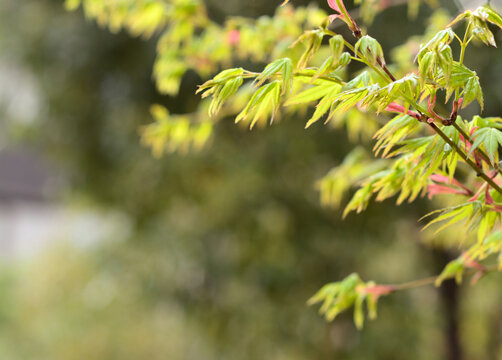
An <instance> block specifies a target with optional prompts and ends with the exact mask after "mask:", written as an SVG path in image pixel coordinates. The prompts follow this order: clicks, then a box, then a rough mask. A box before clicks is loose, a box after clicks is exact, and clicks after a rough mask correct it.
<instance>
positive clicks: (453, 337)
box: [434, 250, 464, 360]
mask: <svg viewBox="0 0 502 360" xmlns="http://www.w3.org/2000/svg"><path fill="white" fill-rule="evenodd" d="M434 255H435V258H436V263H437V265H438V271H441V270H442V269H443V268H444V266H445V265H446V264H447V263H448V262H449V261H451V260H452V259H453V257H452V256H451V254H449V253H448V252H447V251H445V250H435V251H434ZM438 291H439V299H440V303H441V307H442V314H444V319H445V329H444V331H445V345H446V354H447V356H446V359H448V360H462V359H463V358H464V357H463V351H462V345H461V341H460V334H459V302H460V293H459V287H458V285H457V284H456V283H455V281H454V280H447V281H445V282H443V284H442V285H441V287H440V288H439V289H438Z"/></svg>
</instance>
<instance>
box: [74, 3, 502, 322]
mask: <svg viewBox="0 0 502 360" xmlns="http://www.w3.org/2000/svg"><path fill="white" fill-rule="evenodd" d="M287 2H288V1H285V3H287ZM125 3H126V4H129V6H132V3H129V2H127V1H126V2H125ZM328 3H329V6H330V7H331V8H332V9H333V10H334V11H335V12H336V14H335V16H334V17H332V19H335V18H338V19H340V20H342V21H343V22H345V23H346V24H347V26H348V27H349V29H350V30H351V32H352V33H353V35H354V37H355V38H356V39H355V44H354V45H352V44H351V43H350V42H349V41H348V40H347V39H344V38H343V37H342V36H340V35H338V34H336V33H334V32H332V31H331V30H329V29H328V27H327V23H328V22H327V18H326V16H325V15H326V14H324V13H323V12H320V11H318V10H315V9H312V8H307V9H302V10H296V11H293V10H292V9H291V8H284V9H283V10H280V11H278V13H277V14H276V15H275V16H274V18H270V19H268V18H267V20H264V19H258V20H256V21H254V22H251V23H249V22H243V21H242V19H232V20H229V21H227V22H226V23H225V24H224V25H223V26H219V25H216V24H214V23H212V22H211V21H210V20H209V19H208V18H207V17H206V16H205V11H204V8H203V6H202V5H200V4H198V3H194V2H191V1H187V0H183V1H182V0H179V2H178V1H173V4H172V5H173V6H161V5H163V4H161V3H160V2H156V1H149V2H145V3H142V2H139V3H135V4H134V6H133V7H129V8H127V7H126V8H125V9H126V12H127V11H128V12H129V13H133V12H135V11H136V12H138V13H135V15H134V17H133V18H134V19H135V20H134V21H129V20H127V19H129V18H128V17H127V16H126V17H125V18H120V20H116V18H115V16H116V15H114V17H112V16H109V13H110V14H111V13H113V14H118V13H120V11H118V9H111V8H108V7H107V6H104V5H103V4H101V3H100V2H99V1H98V2H96V4H101V6H100V5H96V6H91V4H94V2H93V1H90V0H89V1H88V2H84V3H83V4H84V5H83V6H84V9H85V11H86V13H87V14H88V16H90V17H92V18H96V19H97V20H98V22H100V23H103V24H108V25H109V26H111V27H112V29H117V28H121V27H124V28H126V29H128V30H129V31H130V32H131V33H133V34H134V35H143V36H150V35H151V34H153V33H154V32H155V31H158V32H159V33H161V34H162V35H161V37H160V40H159V47H158V61H157V63H156V65H155V69H154V74H155V76H156V78H157V82H158V85H159V88H160V89H161V90H163V91H164V92H166V93H170V94H173V93H174V92H175V90H176V88H177V87H178V86H179V81H180V79H181V76H182V74H183V73H184V72H185V71H186V70H188V69H190V68H195V69H197V70H198V71H199V73H200V74H201V75H202V76H204V77H205V76H209V75H210V74H213V73H215V72H216V71H217V70H218V69H219V67H220V66H223V67H230V64H229V63H230V60H231V59H232V58H233V57H236V58H240V59H243V58H252V59H253V60H254V61H259V62H265V63H267V65H266V66H265V67H264V69H263V71H261V72H258V73H257V72H252V71H247V70H245V69H243V68H231V69H228V70H223V71H221V72H220V73H219V74H217V75H216V76H214V77H213V78H212V79H210V80H208V81H206V82H205V83H204V84H203V85H201V86H200V88H199V92H201V93H202V96H203V97H204V98H206V97H208V98H210V99H211V101H210V104H209V105H208V106H207V112H208V114H209V116H210V117H212V118H213V120H212V121H213V122H216V121H217V119H218V118H223V117H225V116H227V115H232V116H234V115H236V118H235V122H241V121H243V122H244V121H247V122H248V124H249V126H250V128H253V127H254V126H255V125H256V124H258V123H260V124H264V123H266V122H267V121H270V122H272V121H273V120H274V119H275V118H277V117H279V115H280V114H281V107H282V105H285V106H287V107H286V110H284V111H288V112H289V113H292V112H300V111H301V109H302V108H304V107H305V105H306V104H310V103H314V104H315V110H313V113H312V115H311V117H310V118H309V119H308V120H307V122H306V127H307V128H308V127H310V126H311V125H313V124H314V123H316V122H318V121H319V120H320V119H322V118H323V117H325V122H326V123H328V122H330V120H331V122H332V123H334V124H340V123H343V122H344V121H340V120H337V119H338V118H342V119H343V118H346V119H350V118H355V117H354V116H353V115H351V114H354V113H359V114H368V113H374V114H380V113H382V112H386V113H387V112H389V113H398V115H397V116H395V117H393V118H392V119H387V118H384V120H383V124H381V125H380V126H379V128H378V129H375V130H376V132H375V134H374V138H375V140H376V143H375V144H374V152H375V155H376V156H381V157H384V158H385V159H380V160H379V159H372V158H370V157H369V156H366V155H364V153H363V152H362V151H359V150H357V151H354V152H352V153H350V154H349V155H348V156H347V157H346V159H345V160H344V161H343V162H342V163H341V165H340V166H338V167H336V168H334V169H333V170H331V171H330V173H329V174H328V175H327V176H326V177H324V178H323V179H322V180H321V181H320V182H319V188H320V189H321V201H322V203H323V204H324V205H332V206H335V207H338V206H340V205H341V199H342V196H343V195H344V194H346V193H347V192H349V191H350V189H351V188H352V187H354V186H355V187H359V189H358V190H356V192H355V193H354V195H353V197H352V199H351V200H350V201H349V202H348V204H347V206H346V208H345V211H344V216H346V215H347V214H348V213H349V212H350V211H353V210H355V211H357V212H361V211H362V210H364V209H366V208H367V206H368V204H369V203H370V201H371V199H372V198H373V197H374V198H375V200H376V201H383V200H385V199H388V198H391V197H396V202H397V204H401V203H402V202H404V201H409V202H412V201H414V200H416V199H417V198H418V197H420V196H424V195H428V196H429V198H433V197H434V196H436V195H439V194H448V196H449V197H450V199H451V201H452V202H453V205H451V206H448V207H446V208H443V209H440V210H436V211H433V212H432V213H430V214H429V215H433V214H434V215H437V214H439V215H438V216H437V217H436V218H434V219H432V220H431V221H430V222H429V223H428V224H427V225H426V226H425V228H428V227H429V226H432V225H435V224H439V223H442V225H441V226H440V227H439V229H437V230H436V233H438V232H440V231H441V230H443V229H445V228H447V227H450V226H452V225H455V226H457V225H458V224H460V223H465V225H466V229H467V230H466V234H467V235H466V237H468V236H471V234H472V233H477V237H478V243H479V242H480V241H481V240H479V239H483V238H484V236H485V235H486V234H487V233H489V232H491V231H492V230H494V229H497V228H500V224H499V216H498V212H499V211H500V210H501V209H502V207H501V205H499V201H500V200H502V188H501V187H500V184H499V183H500V178H499V177H500V170H499V166H498V149H499V145H502V135H501V134H500V130H499V129H498V126H490V125H486V126H479V125H478V126H474V125H475V123H487V122H488V123H489V120H487V119H482V118H479V117H476V118H475V119H474V120H473V121H471V122H467V121H465V120H464V119H462V117H461V116H459V111H461V110H463V109H464V108H465V107H466V106H468V105H469V104H471V103H472V102H473V101H474V100H477V102H478V103H479V105H480V106H481V109H483V107H484V105H485V104H484V95H483V90H482V88H481V84H480V79H479V77H478V75H477V73H476V72H475V71H473V70H471V69H469V68H467V67H466V66H465V65H464V56H465V52H466V51H467V49H468V46H469V45H470V43H471V41H472V40H473V39H478V40H480V41H481V42H482V43H484V44H485V45H489V46H495V45H496V44H495V37H494V35H493V33H492V32H491V30H490V28H489V25H488V24H489V23H490V24H492V25H496V26H498V27H502V20H501V17H500V16H499V15H498V14H497V13H496V12H495V10H494V9H492V8H491V7H489V6H481V7H479V8H478V9H476V10H474V11H470V10H468V11H466V12H464V13H463V14H460V15H459V16H458V17H457V18H456V19H455V20H453V21H452V22H450V23H449V24H448V25H447V26H444V27H442V28H441V29H434V31H432V32H431V33H430V34H427V39H425V41H423V44H422V45H420V46H419V48H418V49H416V50H415V54H416V63H417V64H416V65H413V64H410V63H408V64H407V65H406V66H408V68H406V69H399V68H398V69H397V72H396V69H395V67H397V66H393V65H389V68H388V67H387V65H386V61H385V56H384V52H383V49H382V46H381V45H380V43H379V42H378V41H377V40H376V39H374V38H373V37H371V36H370V35H368V34H364V33H362V32H361V30H360V28H359V27H358V25H357V23H356V21H355V20H354V19H353V18H352V17H351V15H350V14H349V13H348V12H347V10H346V9H345V6H344V4H343V1H341V0H337V1H336V2H333V1H330V2H328ZM370 3H372V2H371V1H366V2H363V4H364V6H363V14H365V15H363V16H364V17H366V18H367V19H368V20H371V19H370V18H371V16H369V15H368V9H371V8H372V7H371V4H370ZM418 3H419V2H416V1H415V2H412V4H411V5H410V8H412V9H416V6H417V4H418ZM78 4H79V2H71V1H70V2H68V3H67V6H68V7H69V8H71V9H74V8H75V7H77V6H78ZM120 9H121V10H122V8H120ZM414 11H415V10H412V12H414ZM138 14H140V15H138ZM293 15H294V16H293ZM290 18H291V19H292V20H291V21H289V20H290ZM148 19H149V20H148ZM181 19H183V22H182V21H181ZM168 20H169V21H168ZM280 20H288V21H280ZM460 21H464V22H465V23H466V24H467V25H466V29H465V32H464V34H463V37H462V36H459V35H457V33H456V32H455V31H454V30H453V26H454V25H455V24H457V23H458V22H460ZM168 23H169V25H167V24H168ZM187 23H189V24H190V25H187ZM145 24H148V25H149V26H146V25H145ZM429 35H430V36H429ZM326 38H329V40H328V41H325V40H326ZM295 39H296V40H295ZM257 40H258V41H257ZM456 40H457V41H458V42H459V45H460V54H456V52H455V51H454V50H453V49H455V47H454V46H453V44H452V43H453V42H454V41H456ZM345 50H348V51H347V52H345ZM349 51H350V52H349ZM197 61H199V62H201V63H197ZM351 61H357V62H359V63H361V64H362V65H364V69H362V70H361V71H360V72H359V73H358V74H357V75H356V76H352V74H350V73H349V71H348V69H347V65H348V64H349V63H350V62H351ZM171 64H174V66H171ZM398 73H399V75H400V76H396V75H395V74H398ZM247 79H250V80H253V85H254V86H247V85H244V81H245V80H247ZM443 93H444V94H445V104H446V106H447V107H450V106H451V111H450V110H448V111H446V113H447V114H448V115H445V114H444V113H445V111H444V109H441V110H438V109H437V107H436V97H437V96H438V95H442V94H443ZM450 100H451V105H448V104H449V102H450ZM226 108H228V109H230V110H231V111H225V109H226ZM155 112H158V111H154V113H155ZM154 116H155V117H156V118H157V121H158V122H159V124H160V125H158V126H156V127H151V128H149V129H150V131H149V132H148V133H146V132H145V133H144V134H147V135H144V139H146V140H145V142H146V143H147V144H149V145H150V146H152V147H153V148H154V152H155V153H156V154H160V153H161V149H162V148H163V147H162V146H161V144H162V143H163V142H165V141H166V140H167V141H168V142H171V143H173V145H172V146H170V147H168V149H184V148H186V145H184V144H186V143H190V142H193V143H195V144H198V145H197V146H201V145H203V144H205V143H206V142H207V139H208V134H209V131H206V130H204V131H202V132H203V135H196V134H197V131H198V130H200V128H202V125H200V127H199V129H198V130H195V131H194V130H193V129H192V127H191V126H190V124H189V123H188V122H186V121H179V122H177V125H173V122H172V121H169V120H168V119H169V117H168V115H167V112H164V113H163V114H162V115H161V116H159V115H158V114H157V115H155V114H154ZM159 117H160V118H162V120H161V121H159ZM198 118H200V117H198ZM368 118H370V119H371V117H368ZM365 119H367V118H366V117H365ZM345 123H346V124H347V127H348V128H349V127H350V125H349V121H348V120H346V121H345ZM367 123H368V124H374V122H371V120H369V121H367ZM166 124H170V125H166ZM494 124H495V125H498V124H497V122H496V121H495V122H494ZM370 126H371V125H368V127H370ZM356 128H357V132H359V133H361V134H362V133H364V131H363V130H362V129H363V128H364V126H363V125H360V124H359V125H358V126H357V127H356ZM191 129H192V130H191ZM204 129H205V128H204ZM428 131H429V132H430V131H432V132H433V133H432V135H431V134H430V133H429V132H428ZM352 138H354V136H352ZM184 139H185V140H184ZM457 177H458V179H461V181H460V180H458V179H457ZM478 180H481V181H478ZM459 198H461V199H459ZM488 238H489V237H488ZM495 248H496V247H495ZM495 248H493V249H495ZM493 249H492V250H489V249H487V248H485V249H484V251H485V252H493ZM497 249H498V248H497ZM477 258H480V256H477ZM472 259H474V258H472V257H463V258H459V259H457V260H456V261H455V262H453V263H450V264H449V265H448V266H447V267H446V268H445V270H444V271H443V273H442V274H441V275H439V276H438V277H437V279H436V284H438V285H439V284H440V283H441V282H442V281H443V280H445V279H447V278H451V277H455V278H456V279H458V280H460V279H461V277H462V275H463V273H464V270H465V269H466V266H467V265H469V261H470V260H472ZM368 289H371V291H373V292H369V290H368ZM391 291H393V289H392V290H391V289H390V288H379V287H378V286H377V285H374V284H373V283H364V282H362V281H361V280H360V278H359V277H358V276H357V275H351V276H349V277H348V278H346V279H345V280H343V281H341V282H336V283H332V284H329V285H327V286H326V287H324V288H323V289H321V291H320V292H319V293H318V294H317V295H316V296H315V297H314V298H313V299H312V302H319V301H323V302H324V304H323V306H322V307H321V312H322V313H325V315H326V317H327V318H328V319H329V320H332V319H334V318H335V317H336V315H337V314H338V313H340V312H342V311H344V310H347V309H348V308H350V307H352V306H354V307H355V315H354V319H355V323H356V325H357V327H362V324H363V318H364V316H363V313H362V310H361V309H362V304H363V303H364V301H367V302H368V304H369V305H370V307H371V309H372V310H371V311H370V313H371V314H373V313H374V306H375V304H376V299H377V298H378V295H379V294H384V293H385V294H386V293H388V292H391ZM375 294H377V295H375Z"/></svg>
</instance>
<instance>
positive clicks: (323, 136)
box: [0, 0, 502, 360]
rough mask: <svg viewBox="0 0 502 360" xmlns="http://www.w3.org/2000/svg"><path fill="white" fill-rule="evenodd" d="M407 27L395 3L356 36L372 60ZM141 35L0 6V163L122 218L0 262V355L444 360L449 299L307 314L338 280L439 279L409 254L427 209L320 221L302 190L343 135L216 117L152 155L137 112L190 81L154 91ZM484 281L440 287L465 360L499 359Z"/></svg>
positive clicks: (409, 298)
mask: <svg viewBox="0 0 502 360" xmlns="http://www.w3.org/2000/svg"><path fill="white" fill-rule="evenodd" d="M227 3H228V4H227ZM319 3H320V2H319ZM224 4H225V6H222V3H221V2H216V1H208V6H209V9H210V11H211V12H212V13H214V14H213V16H214V18H215V19H217V20H221V19H223V18H224V17H225V16H226V15H228V13H231V14H241V15H242V14H247V15H250V14H252V15H259V14H262V13H271V12H272V11H273V8H274V7H275V6H276V4H275V3H272V2H265V1H250V2H247V3H242V2H238V1H228V0H227V1H225V2H224ZM323 6H324V4H323ZM450 6H451V4H450ZM450 10H452V11H454V10H455V9H454V8H453V9H450ZM226 11H227V12H228V13H226ZM422 11H424V12H427V11H429V10H427V9H424V10H422ZM424 15H425V14H424ZM405 19H406V8H405V7H402V6H401V7H396V8H393V9H390V10H389V11H388V12H387V13H383V14H382V15H380V16H379V17H378V18H377V19H376V21H375V23H374V24H373V25H372V28H371V29H372V32H373V33H374V36H375V37H378V38H379V39H381V40H382V43H383V45H384V47H386V48H387V49H390V48H392V47H393V46H396V45H398V44H400V43H401V42H402V41H404V40H405V39H406V38H407V37H408V36H409V35H412V34H420V33H421V32H422V30H423V24H422V23H421V22H420V18H419V19H417V20H415V21H414V22H413V24H414V26H413V27H411V28H405V29H404V30H402V31H401V30H400V33H399V34H398V36H397V35H396V36H394V35H392V34H394V32H395V30H392V29H396V28H399V29H401V28H404V22H405ZM382 24H387V26H385V27H384V26H382ZM389 24H392V25H389ZM497 36H498V38H500V31H499V32H498V33H497ZM154 40H155V39H153V40H150V41H144V40H140V39H132V38H131V37H129V36H128V35H127V34H124V33H120V34H117V35H113V34H110V33H109V32H108V31H107V30H105V29H100V28H99V27H97V26H96V25H95V24H94V23H93V22H90V21H86V20H85V19H84V17H83V15H82V13H80V12H76V13H67V12H65V11H64V9H63V7H62V4H61V2H60V1H56V0H54V1H50V0H24V1H22V2H19V1H16V0H2V2H1V3H0V75H1V74H4V75H5V74H6V73H10V74H13V73H14V74H17V75H16V76H14V77H5V76H3V77H1V79H11V80H10V81H7V80H4V81H2V84H0V89H2V91H1V92H0V114H1V116H2V123H1V124H0V127H1V135H0V149H1V150H0V152H5V151H9V150H10V149H15V148H20V147H21V148H23V147H26V148H29V149H32V151H34V152H35V153H38V154H41V156H42V157H43V158H44V159H46V160H47V161H48V162H50V163H51V164H52V166H53V167H54V168H55V169H57V170H55V172H56V173H57V176H58V177H62V178H63V180H62V181H61V184H60V185H58V186H56V187H55V190H53V191H52V192H51V193H50V194H49V195H47V197H45V198H44V200H43V203H44V204H45V203H46V204H49V205H50V206H54V205H57V206H61V207H63V208H64V209H66V211H75V209H77V210H78V209H85V211H92V212H95V213H96V214H98V218H101V219H102V221H104V222H106V221H108V219H109V218H113V217H109V215H108V214H118V216H119V218H120V219H121V220H120V221H117V222H116V225H115V227H113V226H112V230H110V231H108V232H106V233H105V234H104V235H103V236H102V238H101V239H99V241H98V242H97V243H93V244H91V245H83V244H82V243H81V242H80V241H79V238H80V236H83V235H85V232H91V231H92V229H89V228H86V227H84V228H81V229H80V230H77V231H76V232H63V231H62V232H61V234H60V235H59V236H57V238H55V239H54V242H51V243H50V244H48V245H47V246H45V247H44V248H43V249H42V250H40V251H38V252H37V254H36V255H34V256H30V257H28V258H23V260H16V259H9V258H6V259H5V262H4V263H5V264H4V265H3V266H2V269H1V276H0V290H1V292H0V358H2V359H9V360H17V359H20V360H21V359H23V360H30V359H37V360H44V359H47V360H49V359H50V360H73V359H75V360H77V359H93V360H101V359H103V360H105V359H107V360H108V359H120V360H122V359H208V360H210V359H218V360H220V359H232V360H247V359H249V360H251V359H253V360H255V359H277V360H282V359H284V360H285V359H288V360H295V359H356V360H357V359H382V360H383V359H385V360H392V359H396V360H398V359H399V360H401V359H410V360H412V359H427V360H429V359H444V358H445V356H446V355H445V354H446V353H447V352H448V347H449V346H451V344H450V343H449V336H450V335H451V328H449V326H451V324H452V319H451V318H448V316H445V314H446V313H449V312H448V311H447V310H448V309H446V308H445V306H448V304H452V303H449V302H448V301H449V300H448V298H447V297H448V296H449V295H448V294H450V293H448V292H444V291H442V290H438V289H434V288H422V289H417V290H413V291H410V292H404V293H399V294H396V295H393V296H391V297H388V298H385V299H383V300H382V301H381V304H380V309H379V318H378V320H377V321H374V322H370V323H368V324H366V327H365V329H364V330H363V331H362V332H358V331H356V330H355V328H354V326H353V324H352V319H351V314H344V315H342V316H341V317H340V318H339V319H337V321H335V322H334V323H325V322H324V320H323V319H322V318H321V317H319V316H318V315H317V314H316V310H315V309H314V308H308V307H306V305H305V303H306V300H307V299H308V298H309V297H310V296H311V295H312V294H313V293H314V292H315V291H316V290H317V289H318V288H319V287H320V286H321V285H323V284H325V283H326V282H329V281H334V280H338V279H340V278H342V277H344V276H346V275H348V274H349V273H351V272H352V271H355V270H357V271H358V272H359V273H360V274H361V276H363V277H364V278H365V279H377V280H378V281H381V282H383V283H395V282H401V281H406V280H410V279H415V278H419V277H422V276H428V275H431V274H435V273H437V272H438V271H439V270H440V269H441V268H442V266H443V265H444V263H445V262H446V261H447V260H448V257H447V255H446V252H444V251H441V250H432V249H431V248H429V247H427V246H425V245H424V244H423V242H422V240H423V239H422V238H421V235H420V224H418V223H417V222H416V219H417V218H419V217H420V216H421V215H423V214H424V213H426V212H427V207H426V205H425V204H424V203H422V202H420V201H419V202H417V203H415V204H413V205H401V206H399V207H396V206H394V204H393V203H392V202H385V203H383V204H373V205H372V206H371V207H370V208H369V209H368V211H367V212H366V213H365V214H364V215H361V216H357V215H351V216H349V218H348V219H346V220H345V221H341V220H340V217H341V216H340V213H339V212H334V211H329V210H326V209H322V208H321V207H320V206H319V204H318V194H317V191H316V189H315V187H314V184H315V182H316V180H317V179H319V178H320V177H321V176H322V175H324V174H325V173H326V172H327V171H328V170H329V169H330V168H331V167H332V166H333V165H335V164H337V163H339V162H340V161H341V159H343V157H344V155H345V154H346V153H347V152H349V150H350V149H351V147H353V145H352V144H350V143H349V142H348V141H347V140H345V139H346V135H345V134H344V132H343V131H334V130H332V129H329V128H328V127H321V126H316V127H312V128H311V129H309V130H308V131H306V130H304V129H303V127H304V120H303V119H294V118H291V119H287V120H284V121H282V122H280V123H279V124H274V125H273V126H271V127H269V128H265V129H259V130H254V131H253V132H249V131H243V130H242V129H241V128H239V127H236V126H235V125H233V123H232V121H231V119H229V121H227V122H223V123H221V124H219V125H218V130H217V135H216V137H215V139H214V141H213V143H212V144H211V146H210V147H209V148H207V149H205V150H204V151H203V152H199V153H189V154H186V155H179V154H173V155H167V156H165V157H163V158H161V159H159V160H155V159H153V158H152V156H151V153H150V151H149V150H148V149H145V148H143V147H141V145H140V143H139V137H138V129H139V127H140V126H142V125H145V124H147V123H149V122H150V119H149V113H148V108H149V106H150V104H152V103H161V104H163V105H165V106H167V107H168V108H169V109H170V110H171V111H172V112H173V113H183V112H187V111H190V109H192V108H193V107H194V106H195V105H196V104H197V102H198V98H197V97H196V96H195V95H194V92H195V89H196V85H197V84H198V83H200V82H201V79H200V78H199V77H198V76H197V75H196V74H195V73H189V74H187V75H186V76H185V78H184V81H183V83H182V87H181V90H180V94H179V95H178V96H177V97H167V96H160V95H159V94H158V93H157V92H156V90H155V85H154V83H153V81H152V79H151V69H152V64H153V61H154V56H155V41H154ZM477 54H478V56H476V57H471V58H469V59H467V60H466V61H467V63H468V64H469V65H472V67H473V68H476V69H480V71H479V74H480V77H481V78H482V79H483V78H485V79H486V78H487V79H494V78H498V77H500V74H502V69H501V67H502V61H501V57H502V56H501V53H500V51H489V50H487V49H484V48H483V49H481V48H480V49H479V52H478V53H477ZM12 78H13V79H14V80H12ZM498 83H499V82H495V81H491V82H489V83H488V82H487V83H486V84H485V85H486V87H485V92H486V94H489V95H487V96H486V103H487V104H488V106H487V109H486V114H487V115H495V114H500V113H501V105H500V104H502V101H501V99H500V97H501V96H502V95H501V93H500V91H497V90H496V89H500V86H498ZM18 92H19V93H27V94H32V95H31V97H28V99H32V100H31V103H29V104H31V105H30V107H29V108H28V105H27V104H28V102H27V101H28V100H23V99H26V98H22V97H21V100H17V101H13V100H12V99H13V97H12V94H16V93H18ZM5 94H11V95H9V96H10V97H9V96H7V95H5ZM19 96H21V95H19ZM26 96H28V95H26ZM33 98H34V99H35V100H33ZM6 99H7V100H6ZM9 99H10V100H9ZM16 104H17V105H16ZM0 155H1V154H0ZM0 171H3V170H1V169H0ZM1 204H2V203H1V202H0V205H1ZM49 205H48V206H49ZM110 221H111V220H110ZM114 224H115V223H114ZM61 225H64V224H61ZM62 227H63V226H62ZM79 231H81V232H83V233H84V234H80V233H79ZM34 236H36V234H34ZM2 241H5V242H8V241H9V239H7V238H6V239H3V240H2ZM33 241H34V242H35V241H37V239H34V240H33ZM499 280H500V278H497V275H496V274H495V275H490V276H488V277H486V278H485V279H483V280H482V281H481V282H480V283H479V284H478V285H477V286H475V287H470V286H469V285H468V284H466V285H463V286H462V287H461V288H460V289H459V290H458V292H455V299H454V302H453V304H455V305H458V306H459V307H460V308H459V311H457V312H454V313H453V314H454V315H455V316H456V317H455V319H453V322H454V323H458V324H459V333H460V339H461V347H462V351H463V353H464V354H463V355H464V357H463V358H465V359H501V358H502V349H501V348H500V344H501V341H500V340H501V339H500V334H501V330H502V308H501V307H500V305H499V304H498V302H497V299H499V298H500V295H501V290H500V287H499V286H497V285H498V283H499ZM447 286H453V285H452V284H449V285H447ZM445 294H446V295H445Z"/></svg>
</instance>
